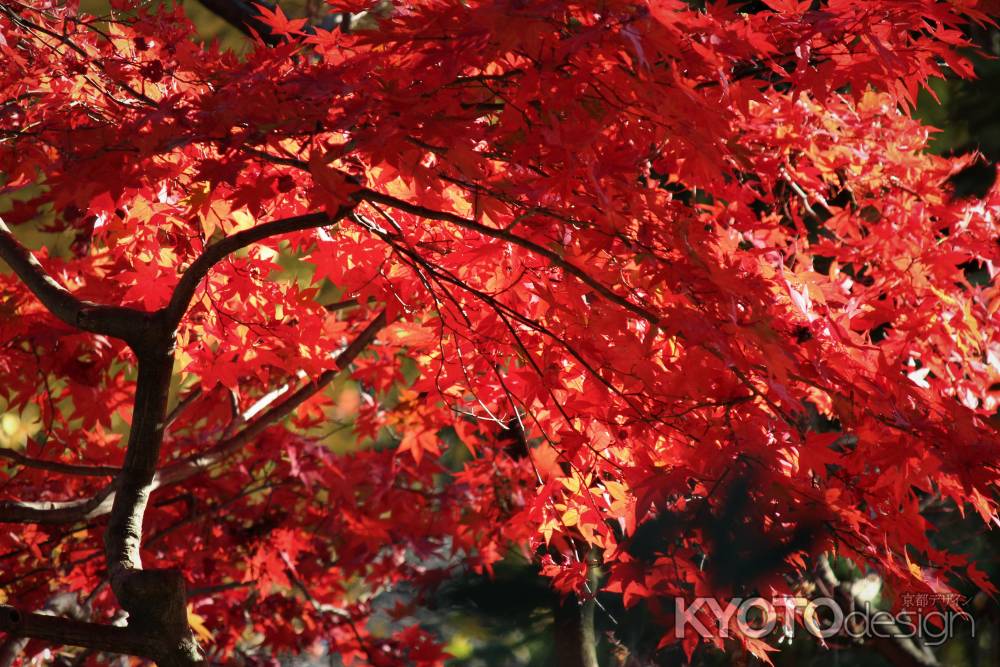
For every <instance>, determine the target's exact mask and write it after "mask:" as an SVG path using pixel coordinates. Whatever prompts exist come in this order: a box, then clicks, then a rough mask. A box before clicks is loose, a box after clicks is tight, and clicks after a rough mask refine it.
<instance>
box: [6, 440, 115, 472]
mask: <svg viewBox="0 0 1000 667" xmlns="http://www.w3.org/2000/svg"><path fill="white" fill-rule="evenodd" d="M0 458H5V459H9V460H11V461H13V462H14V463H16V464H18V465H22V466H24V467H26V468H36V469H38V470H51V471H52V472H59V473H63V474H64V475H83V476H88V475H89V476H93V477H114V476H115V475H117V474H118V468H115V467H114V466H91V465H77V464H73V463H63V462H61V461H45V460H42V459H33V458H31V457H30V456H25V455H24V454H22V453H21V452H19V451H17V450H16V449H9V448H7V447H0Z"/></svg>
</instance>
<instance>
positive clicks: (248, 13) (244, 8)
mask: <svg viewBox="0 0 1000 667" xmlns="http://www.w3.org/2000/svg"><path fill="white" fill-rule="evenodd" d="M198 2H200V3H201V5H202V6H203V7H204V8H205V9H207V10H209V11H210V12H212V13H213V14H215V15H216V16H218V17H219V18H221V19H222V20H224V21H225V22H226V23H228V24H229V25H231V26H233V27H234V28H236V29H237V30H239V31H240V32H242V33H243V34H244V35H247V36H248V37H253V36H254V34H256V35H258V36H259V37H260V39H261V41H263V42H264V43H265V44H267V45H268V46H277V45H278V44H281V42H282V41H284V40H282V38H281V37H280V36H279V35H275V34H274V33H272V32H271V28H270V27H268V25H267V24H266V23H264V22H263V21H261V20H260V14H259V13H258V12H257V10H256V9H255V8H254V6H253V5H252V4H251V3H250V2H246V1H245V0H198ZM259 4H261V5H264V6H265V7H267V8H268V9H272V10H273V9H274V5H273V4H271V3H270V2H266V0H260V2H259Z"/></svg>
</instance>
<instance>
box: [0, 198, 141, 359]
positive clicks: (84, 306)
mask: <svg viewBox="0 0 1000 667" xmlns="http://www.w3.org/2000/svg"><path fill="white" fill-rule="evenodd" d="M0 259H2V260H3V261H5V262H6V263H7V265H8V266H10V268H11V269H12V270H13V271H14V273H15V274H17V277H18V278H20V279H21V281H22V282H24V284H25V285H26V286H27V288H28V289H29V290H31V292H32V293H33V294H34V295H35V296H36V297H37V298H38V300H39V301H41V302H42V304H44V305H45V307H46V308H48V310H49V311H50V312H51V313H52V314H53V315H55V316H56V317H58V318H59V319H60V320H62V321H63V322H65V323H66V324H68V325H70V326H72V327H76V328H78V329H83V330H84V331H90V332H92V333H97V334H104V335H107V336H113V337H115V338H120V339H121V340H125V341H135V340H137V339H138V338H140V337H141V336H142V335H143V333H144V331H145V329H146V322H147V315H146V313H143V312H142V311H138V310H135V309H132V308H124V307H121V306H105V305H98V304H94V303H90V302H88V301H82V300H80V299H78V298H76V297H75V296H73V295H72V294H71V293H70V292H69V290H67V289H66V288H65V287H63V286H62V285H60V284H59V283H58V282H57V281H56V280H55V279H54V278H53V277H52V276H50V275H49V274H48V273H47V272H46V271H45V269H44V268H43V267H42V265H41V263H40V262H39V261H38V259H37V258H36V257H35V256H34V255H33V254H31V252H30V251H29V250H28V249H27V248H25V247H24V246H23V245H21V242H20V241H18V240H17V238H16V237H15V236H14V234H13V232H11V230H10V227H8V226H7V224H6V223H5V222H4V221H3V218H0Z"/></svg>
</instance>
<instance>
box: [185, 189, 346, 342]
mask: <svg viewBox="0 0 1000 667" xmlns="http://www.w3.org/2000/svg"><path fill="white" fill-rule="evenodd" d="M354 206H355V205H353V204H352V205H350V206H342V207H340V208H339V209H338V210H337V211H336V212H335V213H333V214H332V215H331V214H329V213H325V212H324V213H307V214H305V215H297V216H294V217H291V218H283V219H281V220H272V221H270V222H265V223H264V224H261V225H257V226H256V227H251V228H250V229H244V230H243V231H240V232H236V233H235V234H232V235H230V236H227V237H226V238H224V239H222V240H221V241H219V242H218V243H215V244H213V245H210V246H208V247H207V248H205V250H204V252H202V254H201V255H200V256H199V257H198V258H197V259H196V260H194V261H193V262H192V263H191V265H190V266H188V268H187V269H185V271H184V274H183V275H182V276H181V279H180V282H179V283H177V287H176V288H175V289H174V293H173V294H172V295H171V297H170V303H169V304H167V307H166V309H165V311H166V318H167V325H168V327H171V328H173V327H176V326H177V324H178V323H179V322H180V321H181V318H182V317H183V316H184V313H185V312H186V311H187V308H188V305H189V304H190V303H191V299H192V297H193V296H194V292H195V290H196V289H197V288H198V285H199V284H200V283H201V281H202V279H203V278H204V277H205V276H207V275H208V272H209V271H210V270H211V269H212V267H213V266H215V264H217V263H218V262H220V261H221V260H222V259H223V258H224V257H226V255H228V254H230V253H233V252H236V251H237V250H240V249H241V248H245V247H247V246H248V245H252V244H254V243H256V242H258V241H262V240H264V239H266V238H270V237H272V236H279V235H281V234H289V233H291V232H299V231H302V230H305V229H312V228H314V227H326V226H328V225H333V224H336V223H337V222H339V221H340V220H342V219H343V218H344V216H346V215H347V214H348V213H350V212H351V211H352V210H354Z"/></svg>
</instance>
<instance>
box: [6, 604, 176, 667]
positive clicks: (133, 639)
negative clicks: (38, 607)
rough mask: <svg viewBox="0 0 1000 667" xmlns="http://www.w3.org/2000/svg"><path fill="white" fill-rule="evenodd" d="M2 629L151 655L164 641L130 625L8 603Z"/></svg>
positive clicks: (99, 648) (18, 634)
mask: <svg viewBox="0 0 1000 667" xmlns="http://www.w3.org/2000/svg"><path fill="white" fill-rule="evenodd" d="M0 632H7V633H10V634H11V635H12V636H16V637H26V638H30V639H39V640H42V641H46V642H51V643H54V644H65V645H69V646H80V647H83V648H89V649H94V650H97V651H108V652H110V653H127V654H130V655H136V656H141V657H145V658H152V659H156V658H157V657H158V656H160V655H161V654H162V653H163V648H162V645H161V644H162V642H161V641H159V640H158V639H157V638H155V637H153V636H147V635H143V634H141V633H138V632H136V631H134V630H133V629H131V628H127V627H118V626H114V625H103V624H100V623H87V622H85V621H77V620H74V619H72V618H65V617H61V616H52V615H50V614H37V613H21V612H20V611H18V609H17V608H15V607H10V606H8V605H0Z"/></svg>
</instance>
